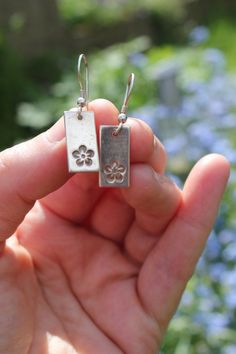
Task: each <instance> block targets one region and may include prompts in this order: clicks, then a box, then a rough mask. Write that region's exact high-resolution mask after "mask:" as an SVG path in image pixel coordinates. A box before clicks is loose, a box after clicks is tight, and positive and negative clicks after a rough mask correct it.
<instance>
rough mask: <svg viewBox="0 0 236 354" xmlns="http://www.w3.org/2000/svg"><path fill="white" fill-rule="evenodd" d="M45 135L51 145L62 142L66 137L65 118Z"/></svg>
mask: <svg viewBox="0 0 236 354" xmlns="http://www.w3.org/2000/svg"><path fill="white" fill-rule="evenodd" d="M45 134H47V139H48V140H49V141H50V142H51V143H56V142H58V141H61V140H62V139H63V138H64V137H65V128H64V122H63V118H60V119H59V120H58V121H57V122H56V123H55V124H54V125H53V126H52V127H51V128H49V129H48V130H47V131H46V132H45Z"/></svg>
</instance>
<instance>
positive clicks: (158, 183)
mask: <svg viewBox="0 0 236 354" xmlns="http://www.w3.org/2000/svg"><path fill="white" fill-rule="evenodd" d="M123 196H124V198H125V200H126V201H127V203H128V205H130V206H132V207H133V208H134V209H135V216H136V217H135V221H134V223H133V225H132V226H131V228H130V229H129V232H128V234H127V237H126V239H125V248H126V250H127V252H128V254H129V255H130V256H131V257H132V258H133V259H135V260H136V261H138V262H141V263H142V262H143V261H144V259H145V258H146V255H147V254H148V253H149V250H150V249H151V248H152V247H153V245H154V243H155V242H156V241H157V239H158V236H159V235H160V234H161V232H162V231H163V229H164V228H165V227H166V225H167V224H168V223H169V222H170V220H171V219H172V218H173V216H174V215H175V214H176V212H177V210H178V208H179V206H180V203H181V199H182V194H181V191H180V190H179V189H178V187H177V186H176V185H175V184H174V183H173V182H172V181H171V180H170V179H169V178H167V177H165V176H163V175H160V174H158V173H156V172H155V171H154V170H153V168H152V167H151V166H149V165H146V164H136V165H134V166H132V174H131V187H130V188H129V189H127V190H125V189H124V190H123Z"/></svg>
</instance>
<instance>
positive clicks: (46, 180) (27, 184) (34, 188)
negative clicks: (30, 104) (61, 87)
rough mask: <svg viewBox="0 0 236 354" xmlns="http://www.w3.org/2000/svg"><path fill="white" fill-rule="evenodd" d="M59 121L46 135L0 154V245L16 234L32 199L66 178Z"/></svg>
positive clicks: (63, 144) (39, 196)
mask: <svg viewBox="0 0 236 354" xmlns="http://www.w3.org/2000/svg"><path fill="white" fill-rule="evenodd" d="M66 166H67V164H66V149H65V141H64V127H63V121H62V119H61V120H59V121H58V122H57V123H56V124H55V125H54V126H53V127H52V128H51V129H49V130H48V131H47V132H45V133H43V134H40V135H39V136H37V137H36V138H34V139H32V140H29V141H27V142H25V143H22V144H19V145H16V146H14V147H13V148H10V149H7V150H5V151H3V152H1V153H0V242H3V241H4V240H5V239H6V238H7V237H9V236H11V234H12V233H13V232H14V231H15V229H16V228H17V226H18V225H19V224H20V222H21V221H22V220H23V219H24V217H25V215H26V213H27V212H28V211H29V210H30V209H31V208H32V206H33V204H34V202H35V200H37V199H40V198H42V197H44V196H45V195H47V194H48V193H50V192H52V191H54V190H55V189H57V188H58V187H59V186H61V185H62V184H63V183H65V181H66V179H67V178H68V177H69V176H68V174H67V168H66Z"/></svg>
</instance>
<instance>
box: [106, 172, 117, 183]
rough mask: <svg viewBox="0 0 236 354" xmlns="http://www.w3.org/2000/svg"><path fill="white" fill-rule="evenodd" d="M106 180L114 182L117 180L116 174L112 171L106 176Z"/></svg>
mask: <svg viewBox="0 0 236 354" xmlns="http://www.w3.org/2000/svg"><path fill="white" fill-rule="evenodd" d="M106 181H107V182H108V183H114V182H115V175H114V173H110V174H108V175H107V176H106Z"/></svg>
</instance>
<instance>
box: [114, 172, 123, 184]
mask: <svg viewBox="0 0 236 354" xmlns="http://www.w3.org/2000/svg"><path fill="white" fill-rule="evenodd" d="M115 180H116V183H122V182H123V181H124V175H122V174H121V173H119V172H117V173H116V175H115Z"/></svg>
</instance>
